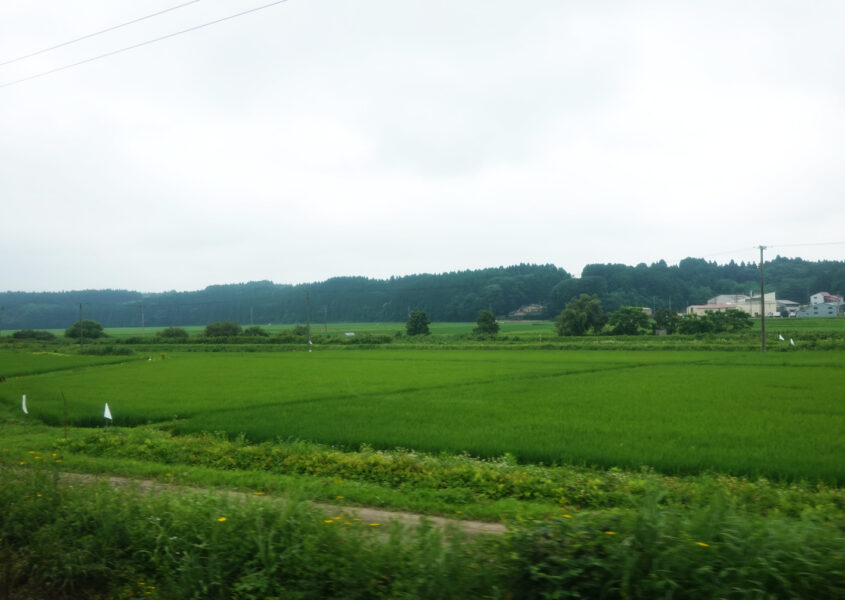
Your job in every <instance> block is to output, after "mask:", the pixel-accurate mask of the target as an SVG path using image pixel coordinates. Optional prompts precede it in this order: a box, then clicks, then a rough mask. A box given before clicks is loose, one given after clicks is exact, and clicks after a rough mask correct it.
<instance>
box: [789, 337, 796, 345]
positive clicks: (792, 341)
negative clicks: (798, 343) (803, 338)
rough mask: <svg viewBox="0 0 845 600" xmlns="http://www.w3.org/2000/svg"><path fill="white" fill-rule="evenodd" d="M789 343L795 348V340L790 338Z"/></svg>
mask: <svg viewBox="0 0 845 600" xmlns="http://www.w3.org/2000/svg"><path fill="white" fill-rule="evenodd" d="M789 343H790V344H791V345H793V346H794V345H795V340H793V339H792V338H789Z"/></svg>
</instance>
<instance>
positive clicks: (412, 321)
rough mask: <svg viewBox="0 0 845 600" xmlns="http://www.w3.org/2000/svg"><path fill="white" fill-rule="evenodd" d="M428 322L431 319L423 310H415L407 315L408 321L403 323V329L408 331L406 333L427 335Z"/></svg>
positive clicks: (429, 322)
mask: <svg viewBox="0 0 845 600" xmlns="http://www.w3.org/2000/svg"><path fill="white" fill-rule="evenodd" d="M430 324H431V321H430V320H429V318H428V314H427V313H426V312H425V311H424V310H415V311H414V312H412V313H411V316H410V317H408V322H407V323H405V330H406V331H407V332H408V335H428V334H429V331H428V326H429V325H430Z"/></svg>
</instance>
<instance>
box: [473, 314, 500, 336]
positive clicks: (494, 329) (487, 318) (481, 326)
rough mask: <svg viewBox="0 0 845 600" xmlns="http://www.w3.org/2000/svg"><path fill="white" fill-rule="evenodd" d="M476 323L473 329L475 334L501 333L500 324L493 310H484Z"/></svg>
mask: <svg viewBox="0 0 845 600" xmlns="http://www.w3.org/2000/svg"><path fill="white" fill-rule="evenodd" d="M475 323H476V327H475V329H473V330H472V332H473V333H474V334H475V335H496V334H497V333H499V324H498V323H497V322H496V315H494V314H493V312H492V311H489V310H482V311H481V314H479V315H478V319H476V321H475Z"/></svg>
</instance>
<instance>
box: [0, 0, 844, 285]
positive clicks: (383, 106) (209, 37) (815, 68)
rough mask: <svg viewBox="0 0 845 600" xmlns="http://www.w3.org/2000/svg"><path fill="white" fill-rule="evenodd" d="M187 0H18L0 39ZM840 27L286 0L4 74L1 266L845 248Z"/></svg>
mask: <svg viewBox="0 0 845 600" xmlns="http://www.w3.org/2000/svg"><path fill="white" fill-rule="evenodd" d="M186 1H187V0H144V1H140V0H26V1H17V0H15V1H5V2H2V4H0V62H5V61H8V60H12V59H15V58H17V57H19V56H22V55H26V54H29V53H31V52H35V51H38V50H41V49H43V48H47V47H50V46H54V45H56V44H59V43H62V42H66V41H68V40H72V39H75V38H78V37H81V36H84V35H87V34H90V33H94V32H96V31H100V30H102V29H105V28H107V27H110V26H114V25H118V24H121V23H124V22H126V21H129V20H132V19H136V18H138V17H142V16H145V15H149V14H151V13H154V12H157V11H160V10H164V9H167V8H170V7H173V6H176V5H178V4H180V3H184V2H186ZM270 1H271V0H255V1H254V2H249V1H247V0H200V1H197V2H193V3H191V4H189V5H188V6H184V7H182V8H179V9H178V10H173V11H170V12H168V13H166V14H163V15H160V16H158V17H156V18H153V19H148V20H145V21H143V22H140V23H136V24H135V25H132V26H128V27H124V28H120V29H117V30H114V31H111V32H109V33H107V34H104V35H99V36H96V37H92V38H90V39H87V40H84V41H82V42H79V43H75V44H71V45H68V46H65V47H62V48H59V49H56V50H53V51H51V52H46V53H43V54H39V55H37V56H34V57H31V58H28V59H25V60H19V61H15V62H12V63H9V64H6V65H3V66H0V85H2V84H4V83H7V82H11V81H15V80H18V79H21V78H24V77H29V76H31V75H35V74H38V73H41V72H44V71H48V70H51V69H55V68H57V67H62V66H64V65H68V64H71V63H75V62H78V61H81V60H85V59H88V58H91V57H94V56H97V55H101V54H104V53H107V52H111V51H114V50H118V49H120V48H124V47H127V46H131V45H134V44H138V43H140V42H144V41H147V40H151V39H154V38H157V37H161V36H164V35H167V34H170V33H173V32H177V31H180V30H183V29H187V28H189V27H193V26H196V25H200V24H203V23H206V22H209V21H213V20H215V19H219V18H222V17H226V16H229V15H232V14H234V13H238V12H241V11H244V10H246V9H249V8H253V7H257V6H260V5H262V4H266V3H269V2H270ZM843 30H845V2H842V1H840V0H831V1H827V2H825V1H814V2H799V1H794V2H775V1H770V0H766V1H757V2H750V1H746V2H742V1H739V2H737V1H730V2H719V1H711V0H708V1H707V2H678V1H672V2H640V1H637V2H633V1H632V2H598V1H591V2H587V1H583V2H566V1H564V0H548V1H541V0H536V1H528V2H513V1H512V0H511V1H507V2H506V1H498V0H483V1H480V0H478V1H477V0H425V1H416V0H402V1H399V0H355V1H351V0H348V1H347V0H289V1H287V2H284V3H281V4H278V5H276V6H272V7H269V8H266V9H264V10H260V11H258V12H254V13H252V14H248V15H244V16H241V17H238V18H235V19H231V20H228V21H225V22H222V23H219V24H216V25H213V26H210V27H206V28H202V29H199V30H196V31H193V32H191V33H186V34H184V35H180V36H177V37H174V38H171V39H167V40H164V41H161V42H158V43H155V44H150V45H146V46H143V47H140V48H137V49H134V50H131V51H127V52H123V53H120V54H116V55H114V56H110V57H108V58H104V59H102V60H97V61H94V62H90V63H87V64H83V65H81V66H78V67H74V68H70V69H66V70H63V71H60V72H57V73H54V74H52V75H47V76H44V77H40V78H37V79H33V80H30V81H26V82H23V83H19V84H15V85H11V86H7V87H2V88H0V206H1V207H2V215H3V229H2V235H0V253H2V261H1V262H0V289H2V290H25V291H42V290H71V289H87V288H125V289H132V290H139V291H146V292H155V291H164V290H171V289H176V290H194V289H200V288H203V287H205V286H207V285H211V284H220V283H237V282H244V281H250V280H260V279H270V280H273V281H275V282H279V283H297V282H306V281H320V280H323V279H326V278H329V277H333V276H340V275H364V276H368V277H377V278H384V277H390V276H391V275H397V276H398V275H407V274H411V273H422V272H427V273H439V272H444V271H454V270H463V269H474V268H483V267H490V266H499V265H511V264H517V263H522V262H530V263H554V264H556V265H558V266H560V267H563V268H564V269H566V270H567V271H569V272H570V273H572V274H573V275H575V276H578V275H580V272H581V269H582V268H583V266H584V265H586V264H589V263H596V262H601V263H604V262H618V263H625V264H637V263H640V262H645V263H651V262H655V261H658V260H660V259H665V260H666V261H667V262H669V263H670V264H673V263H677V262H678V261H679V260H680V259H682V258H684V257H686V256H695V257H704V258H708V259H709V260H715V261H718V262H720V263H724V262H728V261H729V260H731V259H734V260H737V261H740V260H745V261H756V260H757V257H758V256H759V251H758V250H756V249H755V246H757V245H760V244H767V245H771V246H773V247H772V248H771V250H768V251H767V257H774V256H775V255H776V254H780V255H782V256H801V257H804V258H807V259H811V260H815V259H822V258H827V259H836V260H842V259H845V244H837V245H818V244H820V243H830V242H843V241H845V169H843V166H845V165H843V163H844V162H845V35H843V34H842V32H843ZM799 244H816V245H806V246H803V245H800V246H799Z"/></svg>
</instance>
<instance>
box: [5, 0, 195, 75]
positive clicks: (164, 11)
mask: <svg viewBox="0 0 845 600" xmlns="http://www.w3.org/2000/svg"><path fill="white" fill-rule="evenodd" d="M199 1H200V0H191V1H190V2H185V3H184V4H179V5H178V6H171V7H170V8H166V9H164V10H160V11H158V12H157V13H153V14H151V15H147V16H145V17H139V18H137V19H132V20H131V21H127V22H126V23H121V24H120V25H114V26H112V27H108V28H106V29H103V30H100V31H96V32H94V33H89V34H88V35H83V36H82V37H78V38H76V39H73V40H70V41H68V42H62V43H61V44H56V45H55V46H50V47H49V48H44V49H43V50H38V51H37V52H31V53H30V54H25V55H24V56H19V57H17V58H13V59H12V60H7V61H6V62H0V67H3V66H5V65H10V64H12V63H14V62H18V61H19V60H24V59H27V58H32V57H33V56H38V55H39V54H44V53H45V52H50V51H51V50H56V49H58V48H64V47H65V46H70V45H71V44H75V43H76V42H81V41H82V40H87V39H88V38H92V37H94V36H97V35H101V34H103V33H108V32H109V31H114V30H115V29H120V28H121V27H126V26H127V25H132V24H134V23H140V22H141V21H145V20H147V19H152V18H153V17H157V16H159V15H163V14H164V13H168V12H170V11H173V10H176V9H177V8H182V7H184V6H188V5H189V4H196V3H197V2H199Z"/></svg>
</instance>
